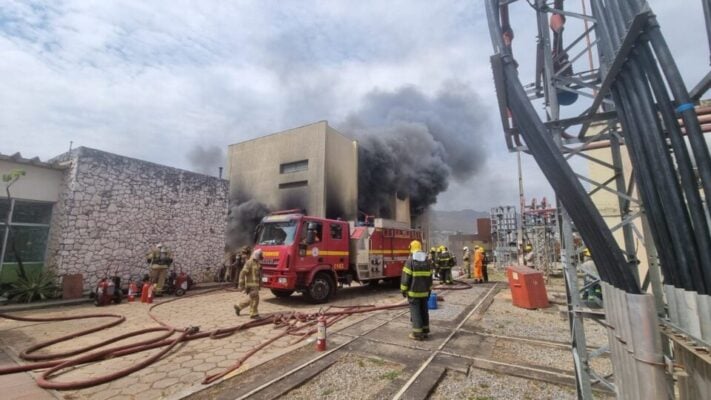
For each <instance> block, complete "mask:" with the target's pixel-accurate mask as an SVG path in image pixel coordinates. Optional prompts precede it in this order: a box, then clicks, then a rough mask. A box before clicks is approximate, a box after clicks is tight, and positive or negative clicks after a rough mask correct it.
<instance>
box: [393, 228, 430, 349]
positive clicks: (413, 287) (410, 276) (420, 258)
mask: <svg viewBox="0 0 711 400" xmlns="http://www.w3.org/2000/svg"><path fill="white" fill-rule="evenodd" d="M431 290H432V265H431V263H430V261H429V260H428V259H427V253H425V252H424V251H422V243H420V242H419V241H418V240H413V241H412V242H410V257H409V258H408V259H407V261H406V262H405V266H404V267H403V268H402V275H401V277H400V291H401V292H402V296H403V297H406V298H407V301H408V303H410V321H412V332H411V333H410V335H409V337H410V339H412V340H424V339H426V338H427V336H429V333H430V314H429V310H428V308H427V300H428V298H429V297H430V291H431Z"/></svg>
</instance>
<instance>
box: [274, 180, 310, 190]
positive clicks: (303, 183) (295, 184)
mask: <svg viewBox="0 0 711 400" xmlns="http://www.w3.org/2000/svg"><path fill="white" fill-rule="evenodd" d="M308 185H309V181H294V182H286V183H280V184H279V189H291V188H297V187H304V186H308Z"/></svg>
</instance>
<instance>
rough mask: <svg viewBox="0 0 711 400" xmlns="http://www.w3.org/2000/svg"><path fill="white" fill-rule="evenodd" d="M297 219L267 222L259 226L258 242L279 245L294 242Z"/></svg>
mask: <svg viewBox="0 0 711 400" xmlns="http://www.w3.org/2000/svg"><path fill="white" fill-rule="evenodd" d="M295 235H296V221H293V220H292V221H284V222H266V223H263V224H262V225H261V226H260V227H259V236H258V237H257V244H263V245H272V246H273V245H279V244H292V243H294V236H295Z"/></svg>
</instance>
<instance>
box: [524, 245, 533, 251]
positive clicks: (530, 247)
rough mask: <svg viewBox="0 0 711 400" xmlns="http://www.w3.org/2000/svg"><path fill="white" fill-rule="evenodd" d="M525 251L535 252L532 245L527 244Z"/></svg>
mask: <svg viewBox="0 0 711 400" xmlns="http://www.w3.org/2000/svg"><path fill="white" fill-rule="evenodd" d="M525 250H526V251H531V250H533V246H531V245H530V244H527V245H526V247H525Z"/></svg>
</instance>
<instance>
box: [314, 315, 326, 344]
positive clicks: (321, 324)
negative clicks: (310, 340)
mask: <svg viewBox="0 0 711 400" xmlns="http://www.w3.org/2000/svg"><path fill="white" fill-rule="evenodd" d="M316 326H317V329H318V330H317V331H316V332H317V333H316V350H318V351H325V350H326V317H324V316H323V315H320V316H319V317H318V320H317V322H316Z"/></svg>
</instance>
